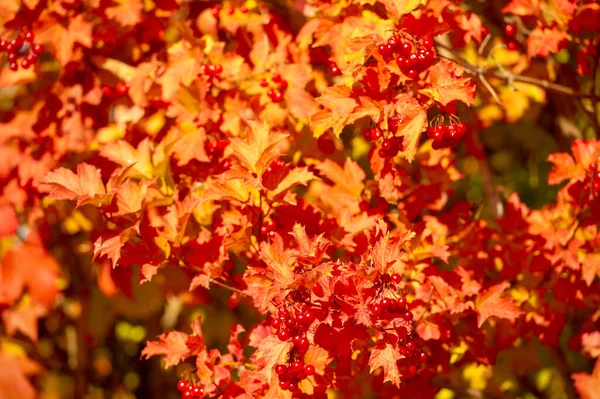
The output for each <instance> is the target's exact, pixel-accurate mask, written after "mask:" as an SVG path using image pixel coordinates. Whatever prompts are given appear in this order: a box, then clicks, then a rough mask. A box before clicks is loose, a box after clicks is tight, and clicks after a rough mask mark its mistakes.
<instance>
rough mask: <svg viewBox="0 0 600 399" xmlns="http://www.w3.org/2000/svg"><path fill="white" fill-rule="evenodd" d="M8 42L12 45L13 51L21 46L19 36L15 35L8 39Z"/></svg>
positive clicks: (21, 40)
mask: <svg viewBox="0 0 600 399" xmlns="http://www.w3.org/2000/svg"><path fill="white" fill-rule="evenodd" d="M10 44H11V45H12V46H13V48H14V49H15V51H19V50H21V47H23V38H22V37H21V36H17V37H15V38H14V39H12V40H11V41H10Z"/></svg>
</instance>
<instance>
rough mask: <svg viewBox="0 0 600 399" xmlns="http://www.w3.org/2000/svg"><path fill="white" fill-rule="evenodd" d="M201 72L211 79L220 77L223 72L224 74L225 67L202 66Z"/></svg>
mask: <svg viewBox="0 0 600 399" xmlns="http://www.w3.org/2000/svg"><path fill="white" fill-rule="evenodd" d="M200 70H201V71H202V73H203V74H205V75H208V76H210V77H215V76H219V75H220V74H221V72H223V67H222V66H221V65H213V64H202V65H201V66H200Z"/></svg>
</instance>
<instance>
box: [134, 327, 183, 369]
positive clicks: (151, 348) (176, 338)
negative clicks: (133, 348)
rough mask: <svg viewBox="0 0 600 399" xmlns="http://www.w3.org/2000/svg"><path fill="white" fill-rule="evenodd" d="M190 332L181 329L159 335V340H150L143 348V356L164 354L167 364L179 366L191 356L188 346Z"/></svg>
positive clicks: (168, 365) (167, 365)
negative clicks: (183, 331) (186, 332)
mask: <svg viewBox="0 0 600 399" xmlns="http://www.w3.org/2000/svg"><path fill="white" fill-rule="evenodd" d="M187 340H188V334H185V333H182V332H180V331H169V332H168V333H165V334H161V335H159V336H158V341H148V342H147V343H146V347H145V348H144V349H143V350H142V357H144V358H146V359H148V358H150V357H152V356H157V355H162V356H164V361H165V366H166V367H172V366H177V365H178V364H179V363H181V362H182V361H184V360H185V359H187V358H188V357H190V356H191V353H190V350H189V348H188V346H187Z"/></svg>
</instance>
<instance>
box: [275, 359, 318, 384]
mask: <svg viewBox="0 0 600 399" xmlns="http://www.w3.org/2000/svg"><path fill="white" fill-rule="evenodd" d="M275 373H276V374H277V376H278V377H279V388H281V389H283V390H285V391H291V392H295V391H297V390H298V384H299V383H300V381H302V380H304V379H305V378H307V377H309V376H311V375H314V374H315V366H313V365H312V364H307V365H304V362H302V360H294V361H293V362H292V363H291V364H290V365H288V366H286V365H285V364H278V365H276V366H275Z"/></svg>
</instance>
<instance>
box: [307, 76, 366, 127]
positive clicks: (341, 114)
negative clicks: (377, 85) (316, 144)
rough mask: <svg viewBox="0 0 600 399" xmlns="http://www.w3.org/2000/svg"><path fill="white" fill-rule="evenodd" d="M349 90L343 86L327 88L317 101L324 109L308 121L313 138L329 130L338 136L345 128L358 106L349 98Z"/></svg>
mask: <svg viewBox="0 0 600 399" xmlns="http://www.w3.org/2000/svg"><path fill="white" fill-rule="evenodd" d="M350 93H351V90H350V89H349V88H347V87H344V86H334V87H328V88H326V89H325V90H324V91H323V94H322V95H321V97H319V98H318V99H317V101H318V102H319V104H321V105H322V106H323V107H324V108H325V109H324V110H321V111H319V112H317V113H316V114H314V115H313V116H312V118H311V120H310V128H311V130H312V131H313V136H314V137H317V138H318V137H320V136H321V135H323V133H325V132H326V131H327V130H329V129H333V134H335V135H336V136H339V135H340V133H342V129H343V128H344V126H346V124H347V122H348V119H349V118H350V116H351V115H352V112H353V111H354V109H355V108H356V106H357V105H358V103H357V102H356V100H354V99H353V98H351V97H350Z"/></svg>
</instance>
